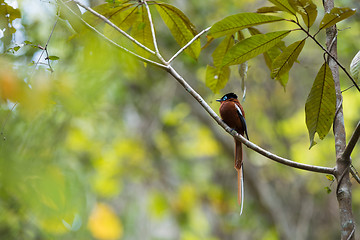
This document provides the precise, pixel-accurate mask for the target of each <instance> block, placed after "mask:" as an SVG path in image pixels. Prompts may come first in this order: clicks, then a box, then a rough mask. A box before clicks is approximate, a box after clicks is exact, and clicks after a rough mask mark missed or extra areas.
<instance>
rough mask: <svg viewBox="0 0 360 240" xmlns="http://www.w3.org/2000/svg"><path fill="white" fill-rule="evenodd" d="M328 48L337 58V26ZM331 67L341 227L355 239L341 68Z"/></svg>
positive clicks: (328, 5) (330, 0) (330, 34)
mask: <svg viewBox="0 0 360 240" xmlns="http://www.w3.org/2000/svg"><path fill="white" fill-rule="evenodd" d="M323 3H324V9H325V12H327V13H328V12H330V11H331V9H332V8H333V7H334V1H333V0H325V1H324V2H323ZM326 46H327V49H328V51H329V52H330V54H331V55H332V56H333V57H335V58H337V29H336V25H334V26H332V27H330V28H328V29H326ZM328 59H329V66H330V69H331V72H332V74H333V77H334V81H335V91H336V106H337V107H336V115H335V119H334V125H333V131H334V136H335V149H336V169H337V170H336V176H335V177H336V179H337V181H338V187H337V189H336V196H337V199H338V202H339V211H340V212H339V214H340V225H341V239H355V221H354V216H353V212H352V199H351V198H352V197H351V182H350V176H349V168H350V163H351V162H350V158H348V159H345V158H343V152H344V150H345V147H346V133H345V125H344V115H343V108H342V93H341V87H340V78H339V67H338V65H337V64H336V62H335V61H334V60H333V59H332V58H331V57H329V58H328Z"/></svg>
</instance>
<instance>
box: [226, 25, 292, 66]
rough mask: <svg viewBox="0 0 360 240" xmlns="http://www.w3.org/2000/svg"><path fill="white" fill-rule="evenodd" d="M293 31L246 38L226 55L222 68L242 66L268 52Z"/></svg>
mask: <svg viewBox="0 0 360 240" xmlns="http://www.w3.org/2000/svg"><path fill="white" fill-rule="evenodd" d="M290 32H291V31H278V32H270V33H267V34H257V35H254V36H251V37H249V38H246V39H244V40H242V41H240V42H238V43H237V44H235V45H234V46H233V47H232V48H231V49H229V51H228V52H227V53H226V55H225V57H224V59H223V62H222V66H230V65H235V64H241V63H243V62H245V61H247V60H249V59H251V58H253V57H255V56H257V55H259V54H261V53H263V52H266V51H267V50H269V49H270V48H272V47H273V46H275V45H276V44H277V43H279V42H280V40H281V39H282V38H284V37H285V36H287V35H288V34H289V33H290Z"/></svg>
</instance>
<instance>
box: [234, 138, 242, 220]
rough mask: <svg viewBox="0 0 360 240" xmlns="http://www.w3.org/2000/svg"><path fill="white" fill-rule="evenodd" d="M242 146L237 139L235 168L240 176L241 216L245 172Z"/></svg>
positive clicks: (239, 199)
mask: <svg viewBox="0 0 360 240" xmlns="http://www.w3.org/2000/svg"><path fill="white" fill-rule="evenodd" d="M242 166H243V153H242V144H241V142H240V141H237V140H236V139H235V164H234V167H235V169H236V171H237V175H238V204H239V205H240V215H241V214H242V211H243V206H244V170H243V167H242Z"/></svg>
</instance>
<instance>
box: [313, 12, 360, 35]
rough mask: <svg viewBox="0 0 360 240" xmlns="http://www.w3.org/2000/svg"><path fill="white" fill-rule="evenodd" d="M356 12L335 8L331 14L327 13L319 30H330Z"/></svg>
mask: <svg viewBox="0 0 360 240" xmlns="http://www.w3.org/2000/svg"><path fill="white" fill-rule="evenodd" d="M355 12H356V11H355V10H354V9H351V8H338V7H334V8H333V9H332V10H331V11H330V13H326V14H325V16H324V18H323V19H322V20H321V22H320V26H319V30H321V29H324V28H329V27H331V26H333V25H335V24H336V23H338V22H340V21H342V20H344V19H346V18H348V17H350V16H352V15H354V14H355Z"/></svg>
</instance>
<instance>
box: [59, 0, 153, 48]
mask: <svg viewBox="0 0 360 240" xmlns="http://www.w3.org/2000/svg"><path fill="white" fill-rule="evenodd" d="M71 1H73V2H75V3H76V4H77V5H79V6H81V7H82V8H84V9H86V10H87V11H89V12H91V13H92V14H94V15H95V16H97V17H98V18H100V19H101V20H103V21H104V22H106V23H107V24H109V25H110V26H111V27H113V28H114V29H115V30H116V31H118V32H120V33H121V34H122V35H124V36H125V37H127V38H128V39H129V40H130V41H132V42H133V43H135V44H136V45H138V46H139V47H141V48H143V49H145V50H146V51H148V52H149V53H151V54H154V55H156V54H155V52H154V51H153V50H151V49H149V48H148V47H146V46H145V45H143V44H142V43H140V42H139V41H137V40H136V39H135V38H133V37H132V36H130V35H129V34H128V33H126V32H125V31H123V30H122V29H121V28H119V27H118V26H116V25H115V24H114V23H112V22H111V21H110V20H109V19H107V18H106V17H105V16H103V15H101V14H100V13H98V12H96V11H94V10H92V9H91V8H89V7H87V6H85V5H84V4H82V3H80V2H79V1H77V0H71ZM61 2H63V0H61ZM63 4H64V2H63ZM64 5H65V6H66V4H64ZM75 15H76V14H75Z"/></svg>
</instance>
